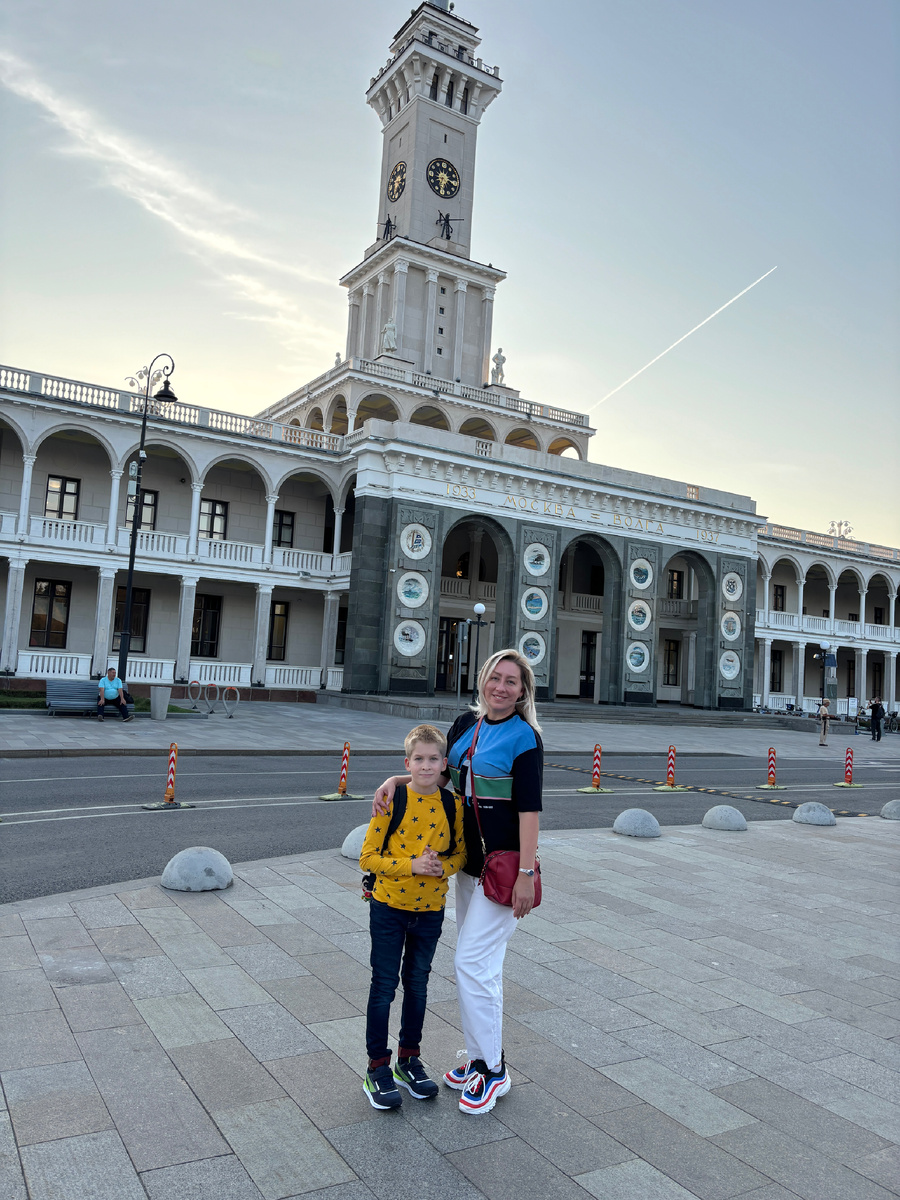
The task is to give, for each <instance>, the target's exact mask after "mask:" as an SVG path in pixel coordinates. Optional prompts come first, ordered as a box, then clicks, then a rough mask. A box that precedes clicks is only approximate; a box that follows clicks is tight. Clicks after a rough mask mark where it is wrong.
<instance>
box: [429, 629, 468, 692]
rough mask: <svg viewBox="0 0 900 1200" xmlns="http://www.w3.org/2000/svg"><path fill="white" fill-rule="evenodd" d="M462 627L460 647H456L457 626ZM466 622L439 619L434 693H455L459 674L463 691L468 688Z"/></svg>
mask: <svg viewBox="0 0 900 1200" xmlns="http://www.w3.org/2000/svg"><path fill="white" fill-rule="evenodd" d="M460 623H461V624H462V625H463V627H464V628H463V640H462V646H461V647H460V646H458V645H457V638H458V626H459V625H460ZM465 626H466V622H465V619H464V618H463V619H462V620H461V619H460V618H457V617H441V619H440V623H439V625H438V650H437V671H436V672H435V680H434V689H435V691H436V692H455V691H456V685H457V677H458V675H459V672H460V671H462V674H463V691H465V690H466V688H467V686H468V679H467V676H468V670H469V665H468V641H467V638H466V634H467V633H468V629H467V628H466V627H465Z"/></svg>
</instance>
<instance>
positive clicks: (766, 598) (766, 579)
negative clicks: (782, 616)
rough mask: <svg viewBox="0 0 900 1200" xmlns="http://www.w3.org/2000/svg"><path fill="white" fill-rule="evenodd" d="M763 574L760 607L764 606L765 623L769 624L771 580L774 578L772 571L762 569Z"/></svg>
mask: <svg viewBox="0 0 900 1200" xmlns="http://www.w3.org/2000/svg"><path fill="white" fill-rule="evenodd" d="M761 574H762V581H763V588H762V592H763V594H762V604H761V605H760V607H761V608H762V614H763V624H764V625H768V624H769V580H770V579H771V578H772V574H771V572H770V571H769V572H767V571H762V572H761Z"/></svg>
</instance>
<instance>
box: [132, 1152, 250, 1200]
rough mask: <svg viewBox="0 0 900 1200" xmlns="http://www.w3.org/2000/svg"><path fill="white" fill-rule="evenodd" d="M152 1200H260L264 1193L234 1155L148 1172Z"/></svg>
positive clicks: (146, 1181)
mask: <svg viewBox="0 0 900 1200" xmlns="http://www.w3.org/2000/svg"><path fill="white" fill-rule="evenodd" d="M141 1183H143V1185H144V1187H145V1188H146V1189H147V1195H148V1196H149V1198H150V1200H261V1197H262V1193H261V1192H260V1190H259V1188H258V1187H257V1186H256V1184H255V1183H254V1182H253V1180H252V1179H251V1178H250V1176H249V1175H248V1174H247V1172H246V1171H245V1170H244V1168H243V1167H242V1166H241V1164H240V1162H239V1161H238V1159H237V1158H235V1156H234V1155H233V1154H229V1155H226V1156H223V1157H222V1158H207V1159H203V1160H201V1161H200V1162H192V1163H184V1164H183V1165H182V1166H178V1167H160V1168H159V1169H158V1170H156V1171H145V1172H144V1173H143V1175H142V1176H141Z"/></svg>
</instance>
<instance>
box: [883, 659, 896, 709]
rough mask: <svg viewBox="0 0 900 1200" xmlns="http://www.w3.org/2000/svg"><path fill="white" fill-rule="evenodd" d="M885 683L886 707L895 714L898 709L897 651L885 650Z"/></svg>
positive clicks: (884, 698)
mask: <svg viewBox="0 0 900 1200" xmlns="http://www.w3.org/2000/svg"><path fill="white" fill-rule="evenodd" d="M884 682H885V689H884V690H885V693H886V694H885V696H884V697H883V700H884V707H885V708H886V709H887V711H888V712H893V711H894V709H895V708H896V707H897V651H896V650H885V652H884Z"/></svg>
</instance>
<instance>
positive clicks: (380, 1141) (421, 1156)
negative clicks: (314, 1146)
mask: <svg viewBox="0 0 900 1200" xmlns="http://www.w3.org/2000/svg"><path fill="white" fill-rule="evenodd" d="M459 1115H460V1119H461V1120H465V1118H464V1117H462V1115H461V1114H459ZM380 1116H381V1118H382V1119H381V1120H380V1121H370V1122H366V1123H365V1124H357V1125H345V1126H343V1127H342V1128H339V1129H332V1130H331V1131H330V1132H329V1133H328V1140H329V1141H330V1142H331V1144H332V1145H333V1146H334V1147H335V1148H336V1150H337V1151H338V1153H339V1154H340V1155H341V1157H342V1158H343V1159H344V1161H345V1162H346V1163H347V1164H348V1165H349V1166H350V1167H351V1168H352V1169H353V1170H354V1171H355V1172H356V1174H357V1175H358V1176H359V1178H360V1179H361V1180H362V1181H363V1183H365V1184H366V1185H367V1187H368V1188H369V1189H370V1194H372V1195H374V1196H377V1197H378V1198H379V1200H389V1198H390V1197H396V1200H422V1198H423V1197H424V1198H427V1200H452V1198H453V1197H454V1196H459V1197H461V1198H462V1200H476V1197H478V1196H481V1195H483V1193H482V1192H479V1191H477V1190H476V1189H475V1188H474V1187H472V1185H471V1184H470V1183H469V1182H468V1181H467V1180H466V1179H465V1178H464V1177H463V1175H461V1174H460V1173H459V1171H458V1170H457V1169H456V1166H458V1164H455V1162H454V1160H453V1159H451V1158H444V1157H442V1156H441V1155H439V1154H438V1153H437V1151H436V1150H435V1149H434V1147H433V1146H432V1145H431V1144H430V1143H429V1142H428V1141H427V1140H426V1139H425V1138H424V1137H422V1136H421V1134H419V1133H418V1132H417V1131H416V1130H415V1129H413V1128H412V1126H411V1125H410V1124H409V1123H408V1122H407V1121H404V1120H403V1116H402V1114H401V1113H389V1114H385V1113H381V1114H380ZM385 1117H386V1118H387V1119H385ZM500 1144H501V1145H502V1143H500ZM496 1145H497V1143H492V1144H491V1145H490V1147H489V1149H490V1150H494V1149H495V1148H496ZM464 1153H465V1154H466V1155H468V1154H470V1153H473V1151H468V1150H467V1151H465V1152H464Z"/></svg>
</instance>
